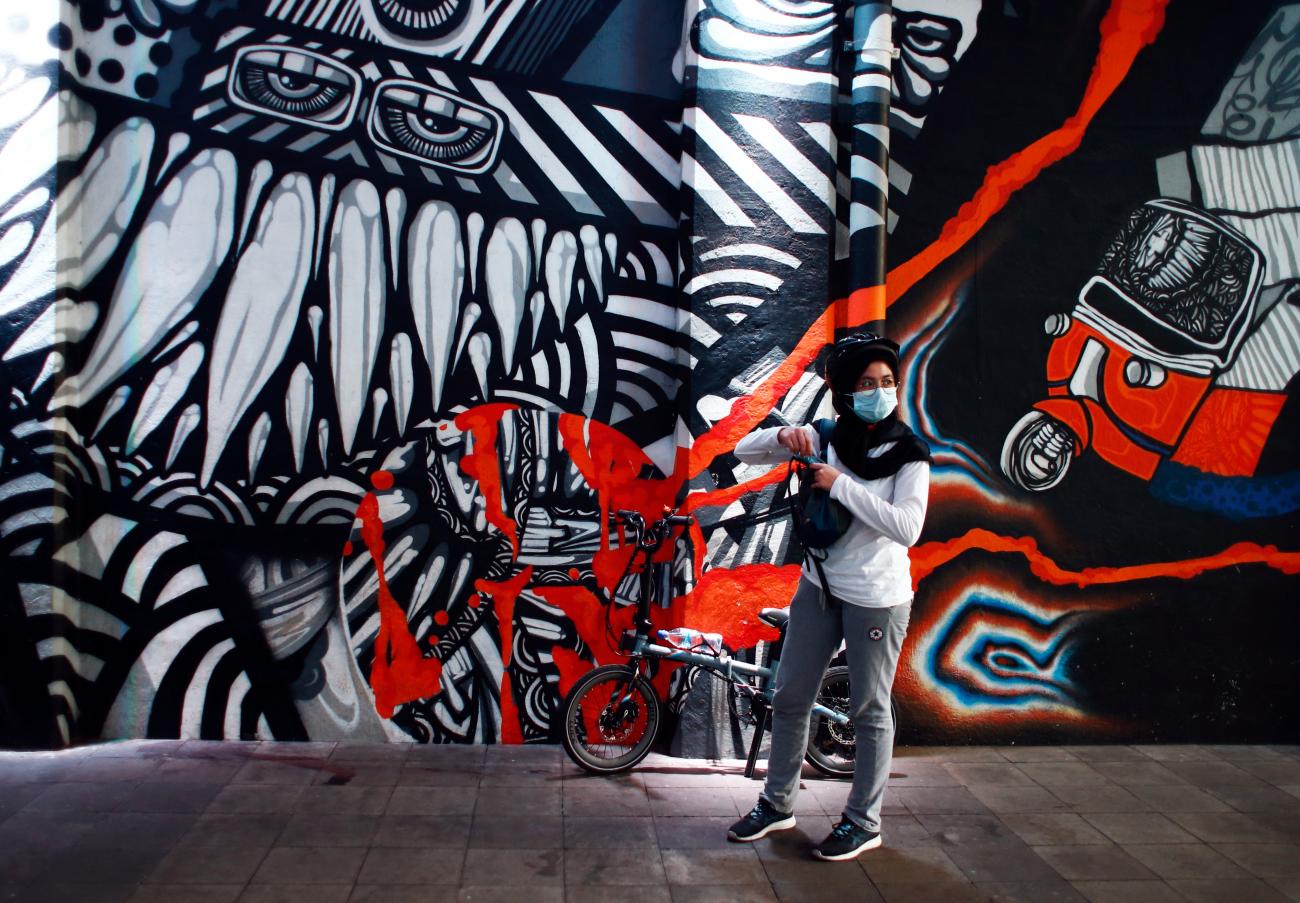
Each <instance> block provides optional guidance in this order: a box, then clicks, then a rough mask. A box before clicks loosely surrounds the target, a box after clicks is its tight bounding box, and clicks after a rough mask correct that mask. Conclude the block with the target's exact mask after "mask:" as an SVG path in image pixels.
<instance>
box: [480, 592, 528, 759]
mask: <svg viewBox="0 0 1300 903" xmlns="http://www.w3.org/2000/svg"><path fill="white" fill-rule="evenodd" d="M532 577H533V569H532V567H531V566H529V567H526V568H524V569H523V570H522V571H520V572H519V573H518V574H516V575H515V576H514V577H511V578H510V579H509V580H501V581H495V580H475V581H474V588H475V589H476V590H478V591H479V594H480V595H482V596H490V597H491V599H492V611H493V612H495V614H496V616H497V633H498V635H499V636H500V637H501V687H500V700H501V742H502V743H523V742H524V734H523V728H522V727H520V724H519V709H518V707H517V706H516V705H515V695H514V690H513V688H512V687H511V685H510V650H511V649H512V648H513V647H514V624H515V602H516V601H518V599H519V594H520V593H522V592H523V591H524V587H526V586H527V585H528V581H529V580H531V579H532Z"/></svg>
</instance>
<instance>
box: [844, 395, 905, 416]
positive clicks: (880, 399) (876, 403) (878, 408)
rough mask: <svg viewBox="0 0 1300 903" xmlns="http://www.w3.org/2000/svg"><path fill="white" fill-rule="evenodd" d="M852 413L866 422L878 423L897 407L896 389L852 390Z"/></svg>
mask: <svg viewBox="0 0 1300 903" xmlns="http://www.w3.org/2000/svg"><path fill="white" fill-rule="evenodd" d="M852 398H853V413H854V414H857V415H858V417H860V418H862V419H863V420H865V421H866V422H867V423H879V422H880V421H882V420H884V419H885V418H886V417H888V416H889V415H890V414H892V413H893V412H894V408H896V407H898V389H868V390H866V391H865V392H854V393H853V395H852Z"/></svg>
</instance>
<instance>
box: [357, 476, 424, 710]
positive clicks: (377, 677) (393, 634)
mask: <svg viewBox="0 0 1300 903" xmlns="http://www.w3.org/2000/svg"><path fill="white" fill-rule="evenodd" d="M357 517H358V519H360V521H361V538H362V539H363V540H365V543H366V548H367V549H368V550H369V552H370V557H371V559H372V560H373V561H374V563H375V573H376V575H377V577H378V581H379V589H378V591H377V594H378V596H379V633H378V635H376V637H375V652H374V661H373V662H372V663H371V666H370V689H371V690H372V691H373V692H374V695H375V711H377V712H378V713H379V714H380V716H382V717H384V718H391V717H393V712H394V710H395V709H396V708H397V706H399V705H401V704H402V703H405V702H412V701H414V700H416V699H426V698H428V697H430V696H434V695H436V694H437V693H439V692H440V691H441V690H442V662H440V661H438V660H437V659H436V658H425V656H424V653H423V652H421V651H420V646H419V644H418V643H417V642H416V640H415V637H414V636H412V635H411V627H410V625H409V624H408V623H407V621H406V612H404V611H403V610H402V608H401V606H399V605H398V604H397V601H396V600H395V599H394V598H393V594H392V592H390V591H389V589H388V580H387V579H386V578H385V577H384V523H383V521H382V520H381V519H380V517H379V500H378V499H377V498H375V496H374V494H373V493H370V492H367V493H366V494H365V496H364V497H363V498H362V499H361V504H360V505H359V506H358V507H357Z"/></svg>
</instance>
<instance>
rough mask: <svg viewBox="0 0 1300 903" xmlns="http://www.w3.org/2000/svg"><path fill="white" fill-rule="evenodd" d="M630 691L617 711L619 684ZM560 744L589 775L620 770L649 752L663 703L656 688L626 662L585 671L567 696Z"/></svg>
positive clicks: (661, 716) (633, 764) (660, 718)
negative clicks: (615, 707)
mask: <svg viewBox="0 0 1300 903" xmlns="http://www.w3.org/2000/svg"><path fill="white" fill-rule="evenodd" d="M629 686H630V689H631V693H630V694H626V695H627V698H626V699H625V700H624V702H623V705H622V706H620V708H619V709H618V710H615V709H613V708H612V705H613V703H614V702H615V694H619V693H620V692H621V691H620V687H623V688H626V687H629ZM561 717H562V722H561V723H562V725H563V727H564V730H563V731H562V733H561V735H560V742H561V743H562V744H563V745H564V751H565V752H566V753H568V755H569V758H570V759H572V760H573V761H574V763H575V764H576V765H577V766H578V767H579V768H582V769H584V770H585V771H589V772H591V773H592V774H618V773H619V772H623V771H627V770H628V769H630V768H633V767H635V766H636V765H637V764H638V763H639V762H640V761H641V760H642V759H644V758H645V757H646V756H647V755H649V753H650V747H651V746H652V745H653V744H654V740H655V735H656V734H657V733H658V732H659V726H660V725H661V724H662V723H663V702H662V701H661V700H660V699H659V696H658V695H657V694H656V693H655V691H654V688H653V687H652V686H650V683H649V681H647V680H646V679H645V678H644V677H642V676H641V675H640V674H637V673H636V672H635V671H634V670H633V669H631V668H629V667H628V666H627V665H602V666H601V667H599V668H594V669H592V670H591V671H588V672H587V673H586V674H585V675H583V676H582V678H581V679H579V680H578V682H577V683H576V684H574V685H573V689H572V690H570V691H569V695H568V696H567V697H565V700H564V707H563V712H562V716H561Z"/></svg>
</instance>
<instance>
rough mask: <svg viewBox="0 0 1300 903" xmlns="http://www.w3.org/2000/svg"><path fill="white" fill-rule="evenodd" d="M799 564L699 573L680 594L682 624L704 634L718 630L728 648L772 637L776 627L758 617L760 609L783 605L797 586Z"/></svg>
mask: <svg viewBox="0 0 1300 903" xmlns="http://www.w3.org/2000/svg"><path fill="white" fill-rule="evenodd" d="M799 570H800V568H799V565H797V564H791V565H783V566H778V565H774V564H746V565H741V566H740V567H736V568H714V569H713V570H710V571H705V572H704V573H703V574H701V575H700V579H699V581H698V582H697V583H696V584H695V587H694V589H692V590H691V591H690V592H689V593H687V594H686V595H685V596H683V597H682V602H683V603H684V605H685V613H686V623H687V624H689V625H691V626H692V627H694V628H695V629H696V630H702V631H704V632H706V633H720V634H722V636H723V638H724V639H725V640H726V642H727V645H728V646H730V647H731V648H732V649H746V648H748V647H750V646H753V645H754V644H755V643H757V642H758V641H759V640H775V639H776V637H777V631H776V628H774V627H771V626H769V625H767V624H764V623H763V622H762V621H760V620H759V619H758V613H759V611H761V610H762V609H764V608H785V607H786V606H787V605H789V604H790V600H791V599H792V598H794V591H795V588H796V587H797V586H798V585H799Z"/></svg>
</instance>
